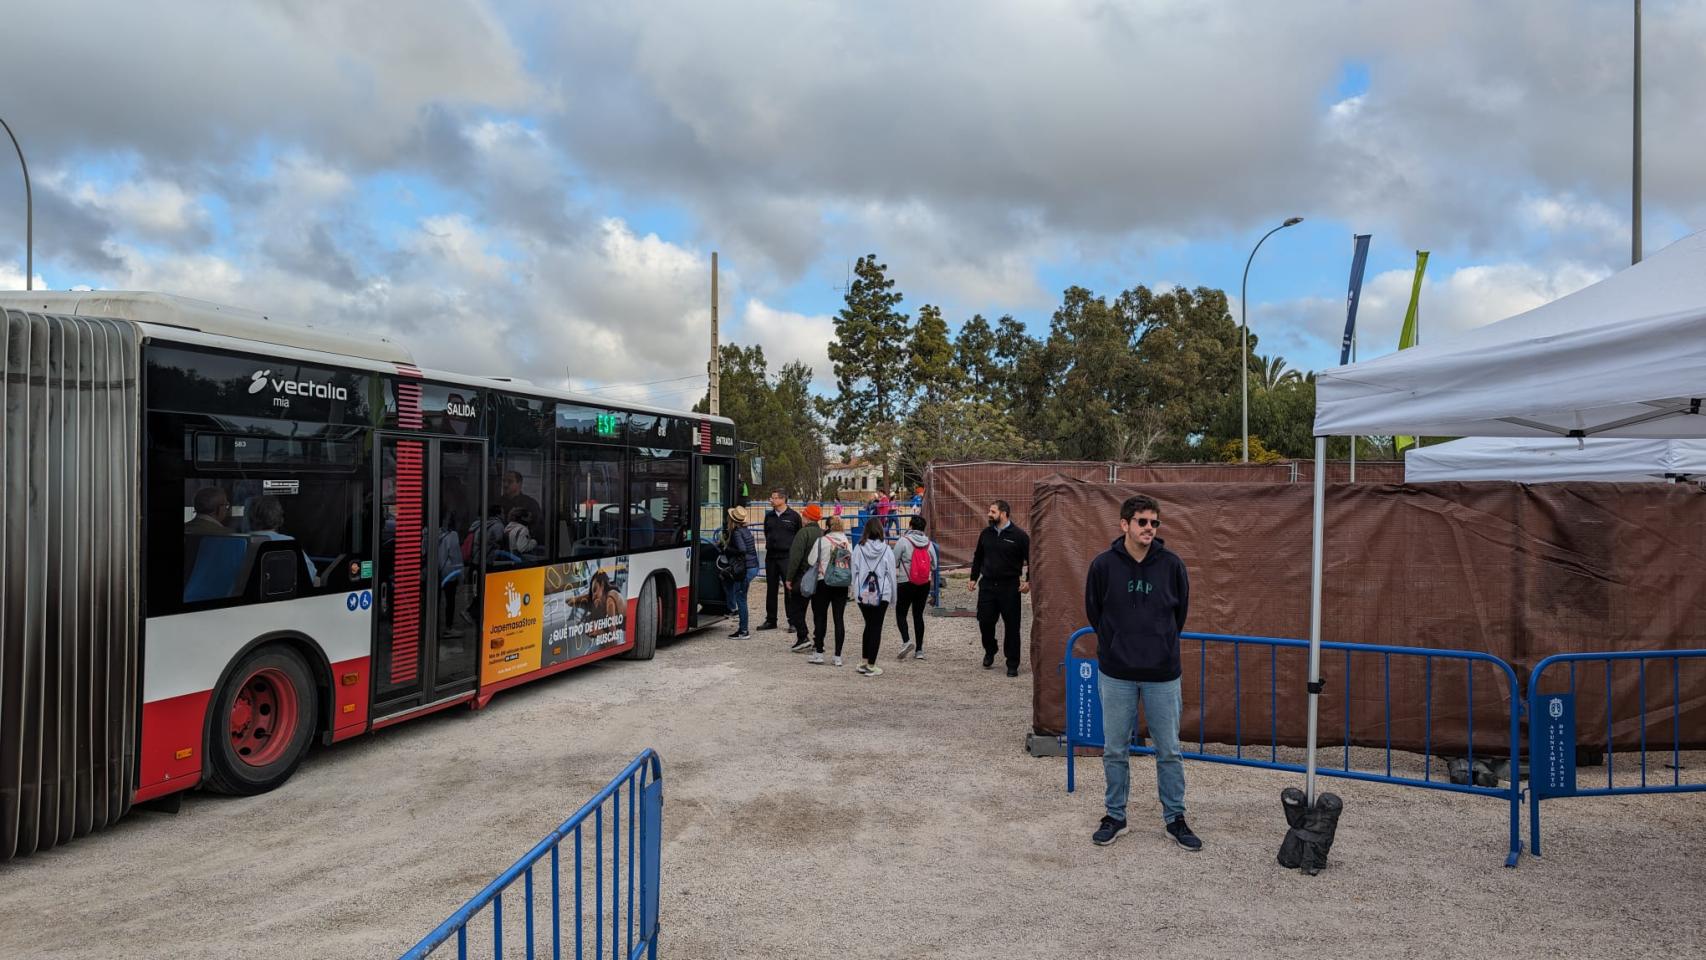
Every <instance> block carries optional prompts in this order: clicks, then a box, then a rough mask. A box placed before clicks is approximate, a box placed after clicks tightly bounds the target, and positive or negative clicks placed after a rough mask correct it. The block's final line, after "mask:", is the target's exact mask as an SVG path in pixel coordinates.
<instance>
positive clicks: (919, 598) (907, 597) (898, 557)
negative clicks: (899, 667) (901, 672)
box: [894, 515, 941, 660]
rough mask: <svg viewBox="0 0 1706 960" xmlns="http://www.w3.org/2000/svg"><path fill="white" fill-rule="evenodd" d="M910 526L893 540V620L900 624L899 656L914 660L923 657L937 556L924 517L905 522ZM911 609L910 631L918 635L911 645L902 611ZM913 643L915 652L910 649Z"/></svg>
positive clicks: (938, 560)
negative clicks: (927, 533)
mask: <svg viewBox="0 0 1706 960" xmlns="http://www.w3.org/2000/svg"><path fill="white" fill-rule="evenodd" d="M908 525H909V526H910V527H911V528H912V529H910V530H908V531H907V532H906V533H905V534H904V535H902V536H901V538H900V539H899V540H896V541H895V542H894V572H895V579H896V580H897V581H899V582H898V583H897V585H896V587H895V604H894V622H895V625H896V626H898V627H900V641H901V643H900V657H899V659H901V660H905V659H906V655H907V654H909V653H910V654H912V658H913V659H914V660H922V659H924V608H925V607H926V606H927V605H928V604H929V603H930V588H931V586H933V585H934V584H935V583H936V572H937V570H939V569H940V568H941V558H940V556H939V555H938V554H937V552H936V545H935V544H934V543H931V542H930V538H929V537H927V536H925V535H924V518H923V517H920V516H917V515H914V516H913V517H912V519H911V520H909V521H908ZM908 610H910V611H912V632H913V633H914V634H916V635H917V636H918V642H917V644H916V645H915V644H914V643H913V641H912V638H911V637H909V636H907V633H906V613H907V611H908ZM915 646H916V652H914V648H915Z"/></svg>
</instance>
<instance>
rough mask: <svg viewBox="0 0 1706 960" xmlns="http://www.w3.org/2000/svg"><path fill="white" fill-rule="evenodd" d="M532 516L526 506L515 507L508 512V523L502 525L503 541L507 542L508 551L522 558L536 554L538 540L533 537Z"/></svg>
mask: <svg viewBox="0 0 1706 960" xmlns="http://www.w3.org/2000/svg"><path fill="white" fill-rule="evenodd" d="M533 518H534V514H533V512H532V511H530V510H528V509H527V508H526V507H516V508H515V509H513V510H511V511H510V512H509V523H508V524H507V525H505V527H504V543H506V544H508V548H509V552H510V553H513V554H515V555H516V556H518V557H523V558H531V557H534V556H537V555H538V553H539V541H537V540H535V539H533Z"/></svg>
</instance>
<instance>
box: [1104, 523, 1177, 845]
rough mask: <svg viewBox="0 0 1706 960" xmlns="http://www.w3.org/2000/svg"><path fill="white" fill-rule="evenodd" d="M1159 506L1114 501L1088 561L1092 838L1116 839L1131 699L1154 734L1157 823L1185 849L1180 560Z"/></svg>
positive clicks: (1124, 791)
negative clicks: (1098, 767) (1110, 527)
mask: <svg viewBox="0 0 1706 960" xmlns="http://www.w3.org/2000/svg"><path fill="white" fill-rule="evenodd" d="M1160 529H1161V506H1160V504H1158V503H1156V502H1155V500H1154V499H1153V498H1150V497H1146V496H1143V495H1141V494H1139V495H1137V496H1134V497H1128V498H1126V501H1125V502H1124V503H1122V504H1121V505H1120V537H1119V539H1117V540H1115V541H1114V542H1113V544H1112V545H1110V546H1109V547H1108V549H1107V550H1105V551H1103V552H1102V553H1101V554H1100V555H1098V556H1097V557H1096V559H1095V560H1094V561H1092V562H1091V564H1090V574H1089V576H1088V577H1087V578H1086V581H1085V584H1084V614H1085V618H1086V619H1087V620H1088V621H1089V623H1090V626H1091V628H1092V629H1094V630H1095V631H1096V661H1097V664H1098V666H1099V667H1100V668H1101V675H1100V678H1099V679H1098V686H1099V692H1100V693H1101V696H1102V773H1103V776H1104V777H1106V779H1107V792H1106V795H1105V796H1104V798H1103V799H1104V801H1105V804H1104V805H1105V806H1106V808H1107V813H1106V815H1105V816H1103V817H1102V823H1101V825H1100V826H1098V827H1097V828H1096V832H1095V834H1094V835H1093V836H1092V837H1091V839H1092V840H1093V841H1094V842H1095V843H1096V844H1098V845H1100V846H1107V845H1108V844H1110V843H1113V842H1114V841H1115V840H1118V839H1119V838H1120V837H1121V836H1123V835H1124V834H1125V833H1126V832H1127V831H1128V830H1129V829H1130V828H1129V827H1128V826H1127V825H1126V798H1127V795H1128V794H1129V793H1130V790H1131V735H1132V730H1133V728H1135V727H1136V725H1137V708H1138V704H1140V703H1141V704H1142V705H1143V715H1144V718H1145V719H1146V720H1147V722H1148V726H1149V736H1150V737H1151V738H1153V739H1154V741H1155V790H1156V793H1157V794H1159V795H1160V798H1161V822H1162V824H1163V825H1164V826H1165V827H1166V828H1167V833H1168V834H1169V835H1171V836H1172V837H1173V839H1174V840H1176V841H1177V842H1178V844H1179V846H1181V847H1184V848H1185V849H1186V850H1192V851H1195V850H1201V849H1202V841H1201V840H1199V839H1197V835H1196V834H1195V833H1192V832H1191V828H1190V827H1189V826H1188V825H1187V824H1186V823H1185V765H1184V763H1183V761H1181V760H1180V758H1179V709H1180V694H1179V677H1180V675H1181V673H1182V672H1183V671H1182V669H1181V666H1180V663H1179V633H1180V632H1181V631H1183V630H1184V629H1185V614H1186V612H1187V611H1188V610H1189V609H1190V601H1191V582H1190V578H1189V577H1188V576H1186V574H1185V562H1184V561H1183V560H1180V559H1179V555H1178V554H1176V553H1174V552H1173V551H1171V550H1168V549H1167V545H1166V544H1165V543H1164V542H1162V540H1161V538H1160V537H1159V536H1157V535H1156V534H1157V533H1158V532H1159V531H1160Z"/></svg>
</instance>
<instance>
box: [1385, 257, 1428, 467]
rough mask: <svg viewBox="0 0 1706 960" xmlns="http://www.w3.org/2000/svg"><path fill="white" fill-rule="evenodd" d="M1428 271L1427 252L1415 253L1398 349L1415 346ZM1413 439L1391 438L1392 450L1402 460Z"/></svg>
mask: <svg viewBox="0 0 1706 960" xmlns="http://www.w3.org/2000/svg"><path fill="white" fill-rule="evenodd" d="M1427 269H1428V252H1427V251H1426V250H1417V251H1416V279H1415V282H1414V283H1412V284H1411V285H1410V309H1408V310H1406V311H1404V329H1403V330H1402V331H1400V332H1399V334H1398V349H1400V350H1408V349H1410V348H1411V347H1413V346H1415V345H1416V323H1417V317H1416V307H1417V305H1418V304H1419V303H1420V302H1421V299H1422V274H1423V273H1424V272H1426V271H1427ZM1415 443H1416V438H1415V437H1393V438H1392V449H1393V450H1394V451H1396V452H1397V454H1398V457H1399V459H1403V456H1404V448H1405V447H1411V446H1414V445H1415Z"/></svg>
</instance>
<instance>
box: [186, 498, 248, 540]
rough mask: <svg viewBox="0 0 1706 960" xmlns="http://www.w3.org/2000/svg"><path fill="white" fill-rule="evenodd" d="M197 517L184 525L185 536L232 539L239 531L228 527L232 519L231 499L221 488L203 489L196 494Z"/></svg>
mask: <svg viewBox="0 0 1706 960" xmlns="http://www.w3.org/2000/svg"><path fill="white" fill-rule="evenodd" d="M194 505H195V516H194V517H193V518H191V519H190V522H188V523H186V524H184V536H186V537H194V536H204V537H231V536H236V535H237V531H235V530H233V529H231V528H230V527H227V526H226V525H225V521H227V520H229V519H231V498H230V497H228V496H226V495H225V491H224V490H222V489H220V488H219V487H202V488H201V489H200V490H197V491H196V492H195V500H194Z"/></svg>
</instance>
